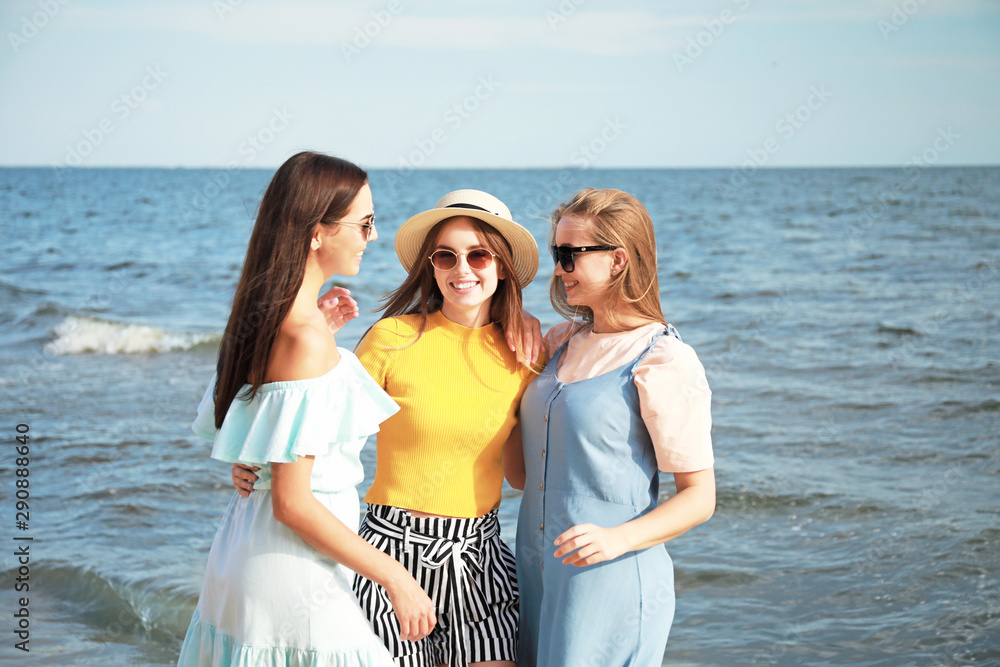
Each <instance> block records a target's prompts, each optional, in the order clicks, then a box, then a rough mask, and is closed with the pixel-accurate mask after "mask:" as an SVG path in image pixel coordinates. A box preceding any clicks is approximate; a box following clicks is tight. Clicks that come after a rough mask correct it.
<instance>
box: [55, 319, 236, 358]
mask: <svg viewBox="0 0 1000 667" xmlns="http://www.w3.org/2000/svg"><path fill="white" fill-rule="evenodd" d="M53 333H54V334H55V336H56V338H55V340H53V341H51V342H49V343H48V344H46V345H45V351H46V352H48V353H49V354H85V353H88V352H89V353H96V354H149V353H152V352H171V351H174V350H189V349H191V348H192V347H194V346H195V345H199V344H201V343H208V342H211V341H213V340H218V339H219V336H218V335H217V334H194V333H179V332H175V331H166V330H164V329H157V328H156V327H152V326H148V325H145V324H126V323H124V322H109V321H105V320H98V319H94V318H90V317H75V316H70V317H67V318H66V319H65V320H63V321H62V322H60V323H59V325H58V326H57V327H56V328H55V329H54V330H53Z"/></svg>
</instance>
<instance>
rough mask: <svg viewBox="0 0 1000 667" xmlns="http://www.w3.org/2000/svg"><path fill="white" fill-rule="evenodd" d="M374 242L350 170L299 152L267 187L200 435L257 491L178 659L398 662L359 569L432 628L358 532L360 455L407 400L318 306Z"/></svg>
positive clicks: (416, 596) (397, 610)
mask: <svg viewBox="0 0 1000 667" xmlns="http://www.w3.org/2000/svg"><path fill="white" fill-rule="evenodd" d="M377 236H378V235H377V233H376V232H375V229H374V209H373V205H372V196H371V189H370V188H369V186H368V177H367V174H366V173H365V172H364V171H363V170H362V169H360V168H359V167H357V166H356V165H354V164H352V163H350V162H347V161H345V160H340V159H337V158H333V157H328V156H325V155H320V154H317V153H310V152H303V153H299V154H297V155H295V156H293V157H291V158H289V159H288V160H287V161H286V162H285V163H284V164H283V165H282V166H281V167H280V168H279V169H278V171H277V172H276V173H275V175H274V177H273V178H272V180H271V183H270V184H269V185H268V188H267V191H266V192H265V194H264V198H263V200H262V202H261V206H260V212H259V214H258V216H257V221H256V223H255V225H254V229H253V232H252V235H251V238H250V244H249V248H248V250H247V256H246V260H245V262H244V265H243V272H242V275H241V276H240V280H239V284H238V286H237V289H236V295H235V297H234V299H233V310H232V313H231V315H230V318H229V322H228V324H227V326H226V332H225V336H224V338H223V342H222V345H221V347H220V350H219V359H218V364H217V369H216V377H215V378H214V379H213V382H212V383H211V384H210V386H209V389H208V391H207V392H206V393H205V397H204V398H203V399H202V402H201V405H200V406H199V411H198V417H197V419H196V421H195V423H194V426H193V428H194V430H195V432H197V433H199V434H201V435H204V436H205V437H208V438H211V439H213V440H214V445H213V448H212V457H213V458H216V459H219V460H222V461H228V462H241V463H245V464H251V465H257V466H259V476H260V481H259V482H258V486H257V489H258V493H257V494H254V496H253V497H252V498H249V499H244V498H241V497H240V496H239V495H234V497H233V499H232V501H231V502H230V504H229V507H228V508H227V510H226V513H225V515H224V516H223V519H222V522H221V524H220V526H219V529H218V532H217V533H216V536H215V540H214V541H213V543H212V548H211V551H210V553H209V558H208V566H207V570H206V574H205V583H204V586H203V588H202V591H201V596H200V598H199V601H198V607H197V609H196V610H195V612H194V616H193V617H192V619H191V624H190V627H189V628H188V632H187V636H186V638H185V640H184V645H183V647H182V649H181V655H180V658H179V661H178V664H179V665H205V664H213V665H228V664H279V663H280V664H290V663H295V664H308V665H330V666H333V665H336V666H338V667H342V666H344V665H358V666H360V665H391V664H392V661H391V658H390V656H389V655H388V653H387V652H386V651H385V648H384V646H382V643H381V642H380V641H379V640H378V638H377V637H376V636H375V635H374V634H373V633H372V632H371V629H370V627H369V625H368V622H367V620H366V619H365V616H364V614H363V612H362V611H361V609H360V608H359V606H358V603H357V600H356V599H355V597H354V594H353V593H352V591H351V587H352V580H353V577H354V573H357V574H358V575H360V576H362V577H367V578H370V579H371V580H373V581H375V582H378V584H379V585H380V586H382V587H383V588H384V589H385V591H386V593H387V597H386V599H387V606H389V607H390V608H391V612H388V613H391V614H392V615H393V618H394V619H396V621H397V623H398V624H399V626H400V627H401V635H402V636H404V637H405V638H407V639H414V640H416V639H420V638H422V637H424V636H426V635H427V634H428V633H429V632H430V631H431V629H432V628H433V627H434V625H435V622H436V619H435V615H434V609H433V604H432V603H431V601H430V599H429V597H428V596H427V595H426V593H424V591H423V590H422V589H421V588H420V586H419V585H417V583H416V582H415V581H414V579H413V577H412V576H411V575H410V574H409V573H407V572H406V570H405V569H404V568H403V567H402V566H401V565H400V563H399V562H397V561H396V560H395V559H393V558H390V557H389V556H387V555H385V554H384V553H382V552H381V551H379V550H377V549H374V548H372V547H371V545H369V544H368V543H367V542H365V541H364V540H363V539H361V538H360V537H358V535H357V532H356V527H357V518H358V497H357V492H356V490H355V486H356V485H357V484H358V482H360V481H361V480H362V479H363V477H364V472H363V470H362V468H361V463H360V460H359V456H358V455H359V452H360V450H361V447H362V445H363V444H364V443H365V441H366V439H367V438H368V436H369V435H370V434H372V433H374V432H376V431H377V430H378V425H379V423H380V422H383V421H384V420H385V419H387V418H388V417H389V416H391V415H392V414H393V413H395V412H396V411H397V410H398V406H396V405H395V403H393V401H392V400H391V399H390V398H389V397H388V396H387V395H386V394H385V392H384V391H383V390H382V389H381V388H380V387H379V386H378V385H377V384H375V383H374V382H372V380H371V377H370V376H369V375H368V374H367V372H366V371H365V370H364V368H363V367H362V366H361V364H360V363H359V362H358V360H357V358H356V357H355V356H354V355H353V354H352V353H351V352H350V351H349V350H346V349H341V348H338V347H337V344H336V340H335V338H334V335H333V333H331V331H330V329H329V328H328V326H327V324H326V319H325V317H324V315H323V313H322V312H321V311H320V309H319V307H318V306H317V303H316V297H317V294H318V293H319V290H320V289H321V288H322V286H323V284H324V283H325V282H326V281H327V280H328V279H329V278H330V277H331V276H333V275H335V274H339V275H355V274H357V273H358V271H359V269H360V265H361V261H362V256H363V253H364V249H365V246H366V245H367V243H368V242H369V241H372V240H375V239H376V238H377Z"/></svg>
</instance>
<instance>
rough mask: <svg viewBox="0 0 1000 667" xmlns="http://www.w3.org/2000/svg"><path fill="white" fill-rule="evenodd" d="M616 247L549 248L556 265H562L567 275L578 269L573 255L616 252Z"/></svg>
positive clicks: (564, 246)
mask: <svg viewBox="0 0 1000 667" xmlns="http://www.w3.org/2000/svg"><path fill="white" fill-rule="evenodd" d="M615 248H616V246H613V245H584V246H579V247H576V248H572V247H570V246H566V245H553V246H549V249H550V250H551V251H552V261H554V262H555V263H556V264H561V265H562V270H563V271H565V272H566V273H573V269H575V268H576V263H575V262H574V261H573V255H574V254H576V253H578V252H598V251H602V250H615Z"/></svg>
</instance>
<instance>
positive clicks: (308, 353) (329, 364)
mask: <svg viewBox="0 0 1000 667" xmlns="http://www.w3.org/2000/svg"><path fill="white" fill-rule="evenodd" d="M339 361H340V353H339V352H338V351H337V343H336V340H335V339H334V337H333V335H332V334H331V333H330V331H329V329H327V327H326V323H325V321H316V322H313V321H291V320H286V321H285V322H284V323H283V324H282V325H281V328H280V329H279V330H278V336H277V338H275V340H274V347H272V348H271V359H270V361H269V362H268V366H267V378H266V380H267V382H282V381H289V380H306V379H309V378H316V377H320V376H322V375H325V374H326V373H328V372H329V371H330V370H331V369H332V368H333V367H334V366H336V365H337V363H338V362H339Z"/></svg>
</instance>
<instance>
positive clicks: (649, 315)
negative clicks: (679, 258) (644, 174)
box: [549, 188, 666, 327]
mask: <svg viewBox="0 0 1000 667" xmlns="http://www.w3.org/2000/svg"><path fill="white" fill-rule="evenodd" d="M566 216H573V217H577V218H582V219H585V220H589V221H590V222H591V223H592V224H593V236H594V243H595V244H600V245H609V246H614V247H616V248H622V249H623V250H624V251H625V253H626V255H627V256H628V261H627V262H626V263H625V268H624V269H622V271H621V272H620V273H618V274H617V275H615V276H612V278H611V284H610V285H608V289H607V293H606V297H607V302H608V309H607V316H608V321H609V323H610V324H611V325H612V326H615V327H619V326H622V319H621V317H622V316H627V315H635V316H638V317H641V318H643V319H648V320H650V321H655V322H662V323H664V324H666V319H665V318H664V317H663V308H662V306H661V305H660V282H659V280H658V279H657V277H656V237H655V235H654V234H653V221H652V220H651V219H650V217H649V212H648V211H647V210H646V207H645V206H643V205H642V204H641V203H640V202H639V200H638V199H636V198H635V197H633V196H632V195H630V194H628V193H627V192H622V191H621V190H595V189H594V188H587V189H586V190H581V191H580V192H578V193H577V194H576V195H575V196H574V197H573V198H572V199H570V200H569V201H568V202H566V203H565V204H560V205H559V207H558V208H556V210H555V211H553V212H552V227H551V229H550V233H549V242H550V244H553V245H554V244H555V238H556V226H557V225H558V224H559V221H560V220H561V219H562V218H564V217H566ZM549 298H550V299H551V300H552V307H553V308H555V309H556V312H558V313H559V314H560V315H563V316H564V317H568V318H570V319H581V318H582V319H583V320H584V321H586V322H593V321H594V311H593V310H591V309H590V308H589V307H587V306H571V305H570V304H569V303H568V302H567V300H566V288H565V287H564V286H563V282H562V280H560V279H559V278H558V277H557V276H555V275H553V276H552V279H551V280H550V281H549Z"/></svg>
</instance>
